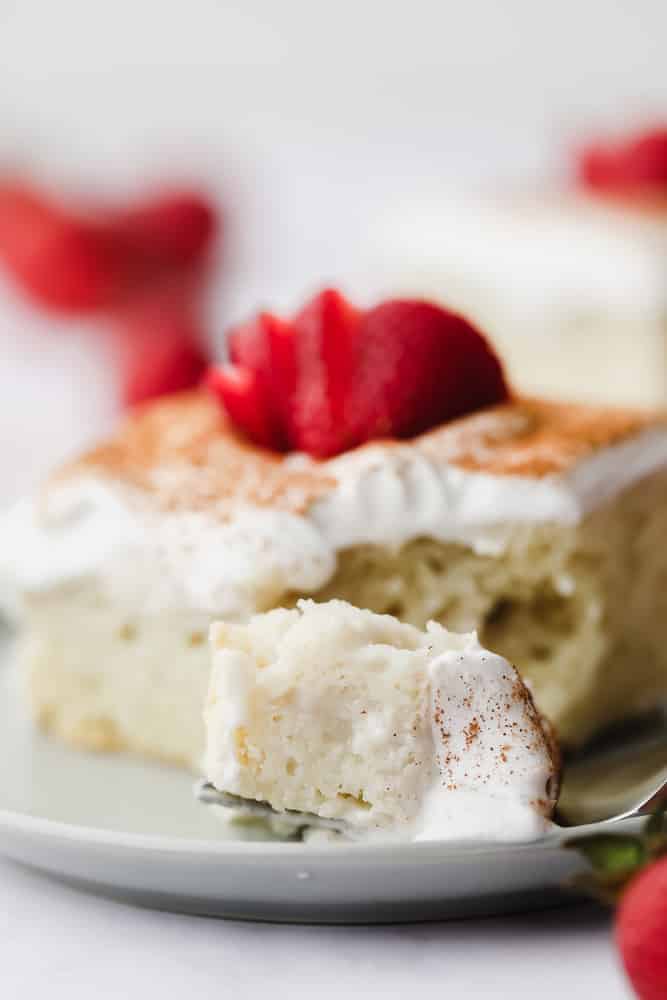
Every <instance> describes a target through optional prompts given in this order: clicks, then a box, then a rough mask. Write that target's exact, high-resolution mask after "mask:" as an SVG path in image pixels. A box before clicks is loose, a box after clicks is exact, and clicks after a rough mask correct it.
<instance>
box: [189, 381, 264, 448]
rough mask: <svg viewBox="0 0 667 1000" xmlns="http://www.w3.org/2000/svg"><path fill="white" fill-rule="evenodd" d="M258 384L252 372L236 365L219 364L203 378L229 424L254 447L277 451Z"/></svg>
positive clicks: (262, 393) (262, 394) (259, 383)
mask: <svg viewBox="0 0 667 1000" xmlns="http://www.w3.org/2000/svg"><path fill="white" fill-rule="evenodd" d="M261 384H262V383H261V380H260V376H259V375H258V374H257V373H256V372H254V371H253V370H252V369H251V368H241V367H239V366H238V365H220V366H219V367H217V368H212V369H211V370H210V371H209V373H208V375H207V376H206V385H207V386H208V388H209V389H210V390H211V391H212V392H214V393H215V394H216V395H217V396H218V397H219V398H220V399H221V400H222V401H223V403H224V404H225V409H226V410H227V413H228V414H229V416H230V417H231V419H232V421H233V422H234V423H235V424H236V425H237V426H238V427H243V429H244V431H245V433H246V434H247V436H248V437H249V438H250V439H251V440H252V441H254V442H255V444H259V445H262V446H263V447H265V448H271V449H274V450H278V451H279V450H280V447H281V437H280V435H279V432H278V429H277V427H276V425H275V423H274V422H273V419H272V414H271V412H270V410H269V406H268V400H267V397H266V395H265V394H264V392H263V391H262V388H261Z"/></svg>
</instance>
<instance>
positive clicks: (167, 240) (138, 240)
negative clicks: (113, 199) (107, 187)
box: [108, 190, 218, 274]
mask: <svg viewBox="0 0 667 1000" xmlns="http://www.w3.org/2000/svg"><path fill="white" fill-rule="evenodd" d="M108 225H109V230H110V234H111V235H112V236H113V238H114V239H115V240H116V241H117V243H118V245H119V247H121V248H122V251H123V253H124V254H125V255H126V257H127V258H128V260H132V261H133V267H134V270H135V271H137V272H138V273H139V274H141V273H145V272H148V273H151V272H153V271H156V270H160V269H165V268H177V269H182V268H184V267H193V266H197V265H199V264H201V262H202V261H203V260H204V258H205V256H206V254H207V252H208V250H209V249H210V247H211V243H212V241H213V237H214V235H215V232H216V228H217V225H218V220H217V217H216V212H215V210H214V208H213V206H212V205H211V203H210V202H209V201H208V200H207V199H206V198H204V197H203V196H202V195H200V194H198V193H197V192H194V191H185V190H183V191H171V192H165V193H164V194H162V195H159V196H157V197H154V198H151V199H147V200H146V201H145V202H144V203H143V204H138V205H136V206H135V207H134V208H132V209H130V210H129V211H127V212H123V213H120V214H118V215H117V216H115V217H112V218H111V219H110V220H109V222H108Z"/></svg>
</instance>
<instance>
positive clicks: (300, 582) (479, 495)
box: [0, 412, 667, 621]
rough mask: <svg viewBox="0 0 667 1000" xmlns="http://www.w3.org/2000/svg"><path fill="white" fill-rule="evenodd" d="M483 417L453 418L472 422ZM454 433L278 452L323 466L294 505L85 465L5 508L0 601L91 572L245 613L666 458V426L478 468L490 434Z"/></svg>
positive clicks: (477, 537) (596, 491)
mask: <svg viewBox="0 0 667 1000" xmlns="http://www.w3.org/2000/svg"><path fill="white" fill-rule="evenodd" d="M515 417H516V420H518V421H520V420H521V419H522V417H521V414H520V413H519V412H517V413H516V414H515ZM484 418H485V415H484V414H480V415H479V416H477V417H474V418H470V420H469V421H463V422H460V423H461V424H472V421H476V422H477V425H479V426H482V425H483V420H484ZM486 419H487V421H488V420H489V415H486ZM510 423H511V420H510ZM477 425H476V426H477ZM462 447H463V446H462V444H461V440H460V439H456V442H455V439H454V438H452V440H451V442H450V443H449V444H448V443H447V439H446V438H445V436H444V435H439V436H436V435H425V436H424V437H423V438H421V439H419V440H418V441H417V442H410V443H406V444H400V443H395V442H394V443H391V444H385V443H378V444H372V445H369V446H366V447H363V448H360V449H357V450H356V451H354V452H351V453H349V454H346V455H343V456H342V457H339V458H337V459H334V460H332V461H329V462H325V463H314V462H312V461H311V460H310V459H307V458H306V457H305V456H294V455H292V456H288V457H287V458H285V459H282V460H281V461H280V463H279V464H280V465H281V466H282V467H283V468H284V469H285V475H287V474H288V472H289V474H296V471H295V470H300V472H299V474H300V475H305V474H307V473H310V472H312V474H313V475H315V474H317V475H318V476H320V477H323V476H324V475H325V476H326V481H327V484H328V485H327V488H326V489H322V490H318V491H317V492H316V495H314V496H313V497H310V498H308V499H307V501H306V502H305V503H300V504H294V505H289V504H288V505H282V506H281V505H279V504H276V505H274V506H271V505H261V506H260V505H258V504H253V503H250V502H246V501H245V500H242V501H240V502H239V503H238V504H235V505H234V506H233V507H231V508H225V509H222V508H221V505H220V504H219V503H218V502H217V501H216V500H215V498H213V499H212V500H211V501H210V503H209V504H208V505H200V506H199V507H198V508H196V509H190V510H188V509H184V508H179V507H176V508H173V507H171V508H170V507H169V506H165V505H162V504H161V503H160V502H159V500H160V491H159V489H158V490H156V491H149V490H146V489H144V488H142V487H140V486H139V485H135V484H132V483H130V482H128V481H127V479H120V478H114V477H112V476H110V475H102V474H100V471H99V470H96V469H95V468H94V467H92V466H88V467H87V466H82V467H81V468H80V469H79V470H78V471H77V472H76V473H74V474H72V475H70V476H68V477H64V478H62V479H59V480H56V481H54V482H53V483H52V484H51V486H50V487H49V488H48V490H47V491H46V492H45V493H44V494H43V495H42V496H41V497H40V498H39V500H38V501H36V502H34V501H25V502H23V503H22V504H19V505H18V506H17V507H16V508H14V509H13V510H12V511H11V512H10V513H9V514H8V515H6V516H5V519H4V521H3V522H2V525H1V526H0V601H1V602H2V604H3V606H4V607H5V609H10V610H11V609H14V610H18V609H20V605H21V603H22V599H23V597H24V596H25V595H31V594H32V595H34V594H43V593H45V592H48V591H50V590H53V589H57V588H60V587H63V586H69V585H75V584H77V583H93V584H94V585H95V586H96V587H97V588H99V589H100V590H101V591H102V592H103V593H104V594H105V595H106V596H107V597H108V598H109V599H110V600H111V601H113V602H114V603H115V604H117V605H118V606H120V607H131V608H132V609H133V610H134V611H135V612H136V613H147V614H153V613H156V612H159V611H161V610H169V609H179V610H181V609H191V610H196V611H202V612H207V613H210V614H216V615H219V616H221V617H224V618H226V619H228V620H237V621H238V620H243V619H245V618H247V616H248V615H250V614H252V613H254V612H256V611H261V610H266V609H268V608H270V607H272V606H274V605H275V604H276V603H278V602H279V601H280V600H281V598H282V597H283V595H284V594H286V593H290V592H293V593H297V594H299V593H300V594H308V593H314V592H316V591H317V590H319V589H320V588H321V587H323V586H325V585H326V584H327V583H328V581H329V580H330V579H331V578H332V576H333V575H334V573H335V570H336V565H337V553H338V552H339V551H340V550H343V549H347V548H349V547H351V546H355V545H360V544H365V543H377V544H382V545H386V546H388V547H391V548H399V547H400V546H402V545H403V544H405V543H407V542H409V541H411V540H413V539H415V538H420V537H429V538H433V539H436V540H440V541H443V542H455V543H461V544H463V545H465V546H467V547H469V548H470V549H472V550H473V551H475V552H477V553H479V554H500V553H502V551H503V549H504V546H505V544H506V541H507V539H508V538H509V537H510V535H511V533H512V530H513V528H514V527H515V526H516V525H518V524H523V525H525V524H539V523H548V522H563V523H568V524H572V523H576V522H577V521H579V520H580V519H581V518H583V517H584V516H585V515H586V514H587V513H589V512H590V511H591V510H594V509H595V508H596V507H598V506H600V505H602V504H604V503H605V502H606V501H608V500H610V499H612V498H613V497H614V496H615V495H616V494H618V493H620V492H621V491H622V490H624V489H625V488H626V487H629V486H631V485H632V484H633V483H635V482H637V481H639V480H641V479H643V478H644V477H645V476H648V475H649V474H650V473H652V472H654V471H655V470H657V469H659V468H661V467H663V466H665V465H666V464H667V430H666V429H664V428H663V427H662V426H653V427H648V428H645V429H643V430H640V431H639V432H638V433H636V434H634V435H632V436H630V437H625V438H622V439H620V440H619V441H617V442H616V443H612V444H610V445H608V446H606V447H598V448H595V447H591V448H590V451H589V454H588V455H587V456H584V457H581V458H579V457H577V459H576V460H573V461H571V462H566V463H564V468H562V469H561V470H560V471H557V472H547V474H544V475H539V474H530V475H529V474H521V473H522V471H523V469H524V468H525V466H526V463H528V465H529V467H530V463H532V466H533V467H534V468H535V469H539V468H541V467H542V465H543V464H544V463H548V461H549V460H550V457H553V456H550V451H549V448H550V443H549V441H548V440H547V441H545V442H544V443H543V446H542V452H541V453H539V454H537V453H536V454H535V455H532V457H531V458H530V459H527V458H526V456H525V455H522V452H521V449H520V448H519V447H518V446H517V447H516V448H514V450H513V454H514V458H515V461H516V467H517V474H512V473H511V471H510V472H507V471H506V470H507V469H510V470H511V468H512V464H511V462H512V454H510V455H509V456H505V458H503V472H502V474H494V472H492V471H488V470H489V469H493V468H494V462H495V461H496V460H497V456H498V451H499V447H500V446H499V444H498V441H497V440H495V439H494V441H493V442H492V443H491V444H489V443H488V442H487V443H484V438H483V435H482V434H481V431H480V430H479V429H478V430H477V431H476V432H475V437H474V444H473V445H471V446H470V449H469V452H468V451H466V450H465V447H464V452H463V453H464V455H465V456H467V458H466V461H462V460H461V457H460V456H461V448H462ZM553 448H554V449H555V445H553ZM456 449H458V450H456ZM536 456H537V457H536ZM547 468H548V465H547Z"/></svg>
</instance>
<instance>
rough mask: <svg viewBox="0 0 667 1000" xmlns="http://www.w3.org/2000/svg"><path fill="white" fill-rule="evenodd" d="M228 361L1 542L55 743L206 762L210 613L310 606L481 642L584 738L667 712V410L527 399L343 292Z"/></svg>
mask: <svg viewBox="0 0 667 1000" xmlns="http://www.w3.org/2000/svg"><path fill="white" fill-rule="evenodd" d="M230 351H231V356H232V359H233V364H232V365H230V366H225V367H222V368H219V369H216V370H215V371H214V372H213V373H212V376H211V379H210V382H211V386H212V389H213V391H210V390H208V391H207V390H204V389H202V390H201V391H196V392H193V393H189V394H183V395H180V396H174V397H171V398H168V399H165V400H162V401H158V402H155V403H153V404H149V405H147V406H146V407H144V408H142V409H140V410H138V411H137V412H136V413H135V414H133V415H131V416H130V417H129V419H128V420H127V422H126V423H125V424H124V426H123V427H122V428H121V429H120V431H119V432H118V433H117V435H116V436H115V437H114V438H112V439H111V440H110V441H108V442H106V443H105V444H103V445H101V446H100V447H99V448H97V449H96V450H94V451H93V452H91V453H89V454H87V455H85V456H83V458H81V459H80V460H78V461H76V462H74V463H72V464H71V465H69V466H68V467H67V468H65V469H63V470H61V471H60V472H58V473H57V474H56V475H55V476H54V477H53V478H52V479H51V481H50V482H49V483H48V484H47V485H46V487H45V488H44V490H43V491H42V492H41V494H40V495H39V496H38V498H37V499H36V500H34V501H29V502H25V503H24V504H22V505H20V506H19V507H18V508H16V509H15V510H14V511H13V512H12V513H11V515H10V516H9V518H8V519H7V521H6V522H5V524H4V526H3V529H2V536H3V537H2V542H1V544H0V592H3V591H4V593H5V594H6V595H7V596H8V597H9V598H11V600H12V603H14V604H15V605H18V607H19V610H20V612H21V617H22V619H23V636H24V639H23V648H24V654H23V659H24V663H25V669H26V674H27V677H28V686H29V690H30V700H31V704H32V711H33V714H34V716H35V718H36V720H37V721H38V723H39V724H40V725H41V726H42V727H43V728H44V729H46V730H48V731H49V732H51V733H53V734H54V735H56V736H58V737H59V738H61V739H64V740H66V741H68V742H70V743H72V744H74V745H76V746H79V747H83V748H99V749H104V750H128V751H132V752H136V753H140V754H144V755H149V756H152V757H158V758H162V759H167V760H172V761H177V762H180V763H184V764H187V765H189V766H193V767H196V766H197V765H198V764H199V761H200V758H201V754H202V751H203V747H204V732H203V724H202V719H201V711H202V705H203V702H204V696H205V692H206V686H207V679H208V670H209V664H208V655H207V649H206V641H205V637H206V634H207V630H208V627H209V625H210V623H211V621H213V620H215V619H222V620H224V621H227V622H238V623H243V622H245V621H247V620H248V618H249V617H250V616H251V615H253V614H255V613H257V612H263V611H267V610H270V609H272V608H277V607H281V606H282V607H290V606H294V605H295V604H296V601H297V600H298V599H299V598H300V597H304V596H313V597H315V598H316V599H317V600H319V601H326V600H329V599H331V598H341V599H344V600H347V601H349V602H350V603H352V604H354V605H356V606H358V607H361V608H368V609H370V610H372V611H375V612H378V613H388V614H391V615H393V616H395V617H396V618H398V619H400V620H401V621H403V622H407V623H410V624H412V625H413V626H416V627H417V628H423V627H424V626H425V624H426V623H427V622H428V621H430V620H435V621H437V622H440V623H442V624H443V625H444V626H446V627H447V628H452V629H455V630H457V631H462V632H467V631H472V630H473V629H476V630H477V632H478V633H479V636H480V640H481V642H482V643H483V645H484V646H486V647H488V648H489V649H492V650H494V651H496V652H498V653H500V654H501V655H503V656H505V657H507V659H509V660H510V661H511V662H512V663H514V664H516V666H517V668H518V669H519V671H520V672H521V674H522V677H523V678H524V679H525V680H526V681H527V682H528V684H529V686H530V688H531V690H532V692H533V694H534V697H535V699H536V703H537V706H538V708H539V710H540V711H541V712H542V713H543V714H545V715H546V716H547V717H548V718H549V719H550V720H551V721H552V722H553V723H554V724H555V726H556V728H557V730H558V734H559V736H560V738H561V739H562V740H563V742H564V743H565V744H567V745H576V744H579V743H582V742H583V741H585V740H587V739H588V738H589V737H591V736H592V735H593V734H594V733H595V732H596V731H597V730H599V729H600V728H601V727H604V726H606V725H607V724H609V723H612V722H614V721H615V720H618V719H619V718H623V717H625V716H628V715H632V714H635V713H637V712H641V711H643V710H645V709H649V708H651V707H653V706H655V705H656V704H658V703H662V702H663V701H664V700H665V696H666V695H667V586H665V580H666V579H667V547H666V546H665V544H664V539H665V537H667V503H666V500H667V426H666V425H665V421H664V418H663V417H662V416H661V415H657V414H650V413H649V414H647V413H642V412H636V411H629V410H616V409H608V408H599V407H585V406H571V405H562V404H557V403H551V402H544V401H539V400H532V399H524V398H521V397H510V396H509V394H508V390H507V388H506V385H505V382H504V379H503V375H502V370H501V367H500V365H499V363H498V361H497V359H496V358H495V356H494V355H493V353H492V351H491V349H490V348H489V346H488V344H486V342H485V341H484V339H483V338H482V337H481V336H480V334H478V333H477V332H476V331H475V330H474V329H473V328H472V327H470V325H469V324H467V323H466V321H465V320H463V319H462V318H461V317H458V316H456V315H454V314H452V313H450V312H448V311H447V310H444V309H441V308H439V307H436V306H433V305H429V304H427V303H421V302H405V301H393V302H386V303H383V304H381V305H380V306H377V307H375V308H374V309H370V310H366V311H360V310H357V309H354V308H353V307H352V306H350V305H349V303H347V302H346V301H345V300H344V299H343V298H342V296H340V295H338V294H337V293H335V292H325V293H323V294H321V295H319V296H318V297H317V298H316V299H315V300H313V302H311V303H310V304H309V305H308V306H307V307H306V308H305V309H304V310H303V311H302V312H301V313H299V314H298V315H297V316H296V317H295V318H293V319H291V320H290V321H285V320H279V319H277V318H276V317H274V316H271V315H268V314H264V315H262V316H260V317H259V318H258V319H257V320H256V321H255V322H254V323H251V324H248V325H247V326H245V327H241V328H240V329H237V330H235V331H233V332H232V334H231V338H230ZM221 402H222V403H223V404H224V405H221Z"/></svg>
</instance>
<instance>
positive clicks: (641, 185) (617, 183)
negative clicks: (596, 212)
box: [579, 127, 667, 196]
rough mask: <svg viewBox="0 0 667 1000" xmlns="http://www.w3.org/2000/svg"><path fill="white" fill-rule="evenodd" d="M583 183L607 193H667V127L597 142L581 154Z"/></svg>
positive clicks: (580, 167)
mask: <svg viewBox="0 0 667 1000" xmlns="http://www.w3.org/2000/svg"><path fill="white" fill-rule="evenodd" d="M579 178H580V180H581V181H582V183H583V184H584V185H585V186H587V187H590V188H592V189H593V190H596V191H600V192H602V193H607V194H611V195H613V194H619V195H648V196H654V195H656V194H659V195H664V194H667V127H665V128H655V129H652V130H650V131H648V132H643V133H641V134H639V135H634V136H631V137H630V138H628V139H623V140H620V141H609V142H598V143H595V144H594V145H591V146H589V147H588V148H586V149H584V150H583V151H582V152H581V154H580V157H579Z"/></svg>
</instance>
